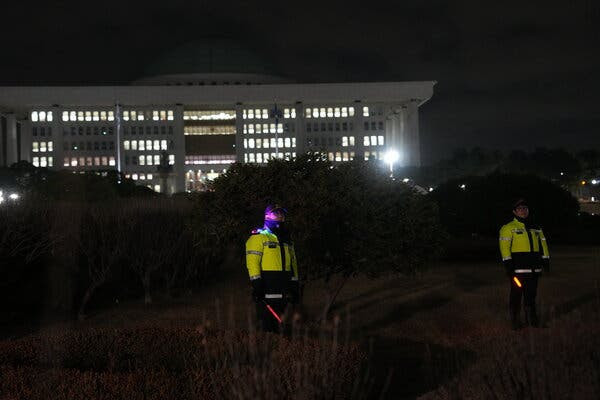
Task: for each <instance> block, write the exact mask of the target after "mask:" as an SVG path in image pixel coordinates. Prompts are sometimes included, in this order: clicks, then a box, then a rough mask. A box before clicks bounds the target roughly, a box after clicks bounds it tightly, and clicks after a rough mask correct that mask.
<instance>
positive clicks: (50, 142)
mask: <svg viewBox="0 0 600 400" xmlns="http://www.w3.org/2000/svg"><path fill="white" fill-rule="evenodd" d="M48 151H54V145H53V143H52V141H49V142H48Z"/></svg>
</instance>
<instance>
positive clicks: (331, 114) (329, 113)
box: [327, 107, 333, 118]
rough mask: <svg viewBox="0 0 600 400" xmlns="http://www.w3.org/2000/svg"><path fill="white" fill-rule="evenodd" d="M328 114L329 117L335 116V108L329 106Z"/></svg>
mask: <svg viewBox="0 0 600 400" xmlns="http://www.w3.org/2000/svg"><path fill="white" fill-rule="evenodd" d="M327 116H328V117H329V118H331V117H333V108H331V107H329V108H327Z"/></svg>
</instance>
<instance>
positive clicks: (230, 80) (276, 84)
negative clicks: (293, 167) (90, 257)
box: [0, 53, 435, 193]
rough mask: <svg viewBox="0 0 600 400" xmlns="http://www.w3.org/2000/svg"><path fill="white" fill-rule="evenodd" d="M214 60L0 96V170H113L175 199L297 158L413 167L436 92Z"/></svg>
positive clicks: (429, 86) (423, 85)
mask: <svg viewBox="0 0 600 400" xmlns="http://www.w3.org/2000/svg"><path fill="white" fill-rule="evenodd" d="M216 61H218V60H216ZM216 61H215V59H214V54H213V53H208V55H205V56H204V57H199V61H198V62H196V64H195V65H192V66H190V69H189V70H188V71H186V73H180V71H177V72H176V73H169V71H164V70H163V71H160V74H158V75H154V76H150V77H147V78H144V79H141V80H139V81H136V82H134V83H133V84H132V85H129V86H99V87H93V86H88V87H0V118H1V120H0V129H1V131H0V133H1V140H0V146H1V148H0V165H2V166H8V165H10V164H12V163H14V162H17V161H20V160H26V161H29V162H31V163H32V164H33V165H34V166H36V167H43V168H51V169H67V170H72V171H74V172H82V171H103V170H109V169H116V170H118V171H120V172H121V173H122V174H124V175H125V176H126V177H128V178H131V179H134V180H136V181H137V182H138V183H139V184H143V185H146V186H149V187H150V188H152V189H154V190H156V191H160V192H164V193H174V192H180V191H184V190H188V191H194V190H202V189H203V188H204V187H205V185H206V183H207V182H208V181H210V180H212V179H214V178H215V177H217V176H218V175H219V174H221V173H223V172H224V171H226V170H227V168H228V166H229V165H230V164H232V163H234V162H243V163H257V164H264V163H267V162H268V161H269V160H271V159H274V158H284V159H291V158H294V157H295V156H297V155H298V154H302V153H306V152H322V153H325V154H326V155H327V157H328V158H329V160H330V161H332V162H333V163H343V162H347V161H350V160H352V159H355V158H360V159H376V160H383V157H384V154H385V153H386V152H387V151H390V150H394V151H397V152H398V154H399V159H398V161H397V165H398V166H418V165H419V164H420V148H419V145H420V144H419V124H418V120H419V119H418V111H419V106H420V105H422V104H423V103H424V102H426V101H427V100H428V99H429V98H430V97H431V96H432V94H433V86H434V84H435V82H432V81H426V82H378V83H331V84H298V83H288V82H286V81H285V80H284V79H283V78H279V77H277V76H275V75H273V76H271V75H268V74H267V73H265V71H263V70H260V69H258V70H256V69H255V70H251V71H248V70H244V71H241V72H232V71H231V68H223V69H224V71H215V69H216V68H218V67H219V62H216ZM221 64H224V63H221ZM207 65H210V67H208V66H207ZM237 65H242V64H240V63H238V64H237ZM228 69H229V70H228ZM190 71H191V72H190Z"/></svg>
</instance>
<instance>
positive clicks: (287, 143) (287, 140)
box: [284, 137, 291, 148]
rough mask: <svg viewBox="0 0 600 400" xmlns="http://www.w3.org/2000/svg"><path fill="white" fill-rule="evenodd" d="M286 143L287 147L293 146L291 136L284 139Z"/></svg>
mask: <svg viewBox="0 0 600 400" xmlns="http://www.w3.org/2000/svg"><path fill="white" fill-rule="evenodd" d="M284 144H285V147H287V148H289V147H291V141H290V138H287V137H286V138H285V140H284Z"/></svg>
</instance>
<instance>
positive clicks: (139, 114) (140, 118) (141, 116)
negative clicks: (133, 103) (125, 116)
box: [137, 111, 144, 121]
mask: <svg viewBox="0 0 600 400" xmlns="http://www.w3.org/2000/svg"><path fill="white" fill-rule="evenodd" d="M137 120H138V121H143V120H144V112H143V111H138V115H137Z"/></svg>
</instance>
